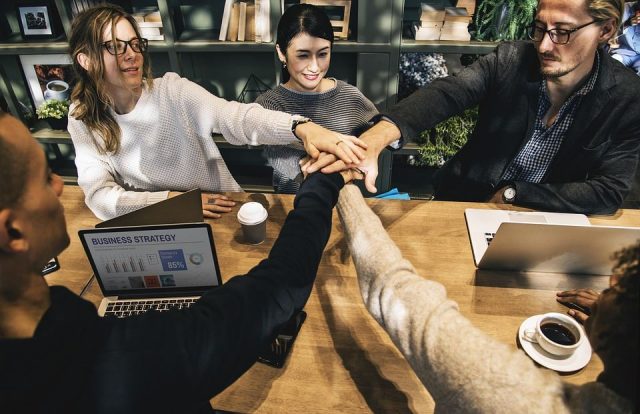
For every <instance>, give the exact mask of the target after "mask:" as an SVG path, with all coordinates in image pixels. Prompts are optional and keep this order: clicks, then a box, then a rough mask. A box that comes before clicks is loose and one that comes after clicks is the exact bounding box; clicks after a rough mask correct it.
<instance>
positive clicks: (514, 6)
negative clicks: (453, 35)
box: [475, 0, 538, 41]
mask: <svg viewBox="0 0 640 414" xmlns="http://www.w3.org/2000/svg"><path fill="white" fill-rule="evenodd" d="M537 6H538V0H483V1H482V2H480V4H479V6H478V9H477V10H476V14H475V20H476V21H475V24H476V33H475V38H476V39H477V40H490V41H491V40H518V39H526V38H527V32H528V29H529V25H530V24H531V23H532V22H533V16H534V14H535V12H536V7H537Z"/></svg>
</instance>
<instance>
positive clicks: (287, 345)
mask: <svg viewBox="0 0 640 414" xmlns="http://www.w3.org/2000/svg"><path fill="white" fill-rule="evenodd" d="M306 318H307V313H306V312H305V311H300V312H297V313H295V314H294V315H293V316H292V317H291V319H289V321H287V323H286V324H285V325H284V326H283V327H282V329H280V331H279V332H278V335H277V336H276V338H275V339H274V340H273V341H271V343H270V344H269V345H268V346H267V347H265V349H263V350H262V352H261V353H260V355H258V362H262V363H263V364H267V365H271V366H272V367H276V368H282V367H283V366H284V363H285V361H286V359H287V355H289V352H290V351H291V348H292V347H293V343H294V341H295V340H296V337H297V336H298V332H300V328H301V327H302V324H303V323H304V320H305V319H306Z"/></svg>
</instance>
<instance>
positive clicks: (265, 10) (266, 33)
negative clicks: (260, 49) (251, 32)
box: [256, 0, 271, 42]
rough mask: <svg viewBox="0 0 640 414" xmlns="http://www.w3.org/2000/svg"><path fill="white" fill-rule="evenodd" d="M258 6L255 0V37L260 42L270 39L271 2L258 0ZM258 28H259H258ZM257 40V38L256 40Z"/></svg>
mask: <svg viewBox="0 0 640 414" xmlns="http://www.w3.org/2000/svg"><path fill="white" fill-rule="evenodd" d="M259 3H260V7H259V8H258V7H257V6H258V4H257V2H256V37H257V38H258V37H259V39H260V40H259V41H260V42H270V41H271V20H270V19H271V4H270V2H269V0H260V2H259ZM258 28H259V30H258ZM256 41H258V40H256Z"/></svg>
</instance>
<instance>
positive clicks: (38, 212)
mask: <svg viewBox="0 0 640 414" xmlns="http://www.w3.org/2000/svg"><path fill="white" fill-rule="evenodd" d="M0 166H1V167H0V168H1V170H2V176H3V181H2V184H1V185H2V187H1V189H0V407H2V411H3V412H46V413H56V412H65V413H68V412H91V413H94V412H105V413H106V412H108V413H124V412H136V413H142V412H170V413H185V412H194V411H201V410H203V409H210V406H209V399H210V398H212V397H213V396H214V395H216V394H217V393H219V392H220V391H222V390H223V389H225V388H226V387H227V386H228V385H229V384H231V383H232V382H233V381H235V380H236V379H237V378H238V377H239V376H240V375H241V374H242V373H244V372H245V371H246V370H247V369H248V368H250V367H251V365H253V363H254V362H255V361H256V358H257V355H258V353H259V351H260V350H261V349H262V348H263V347H264V346H265V345H267V344H268V343H269V341H270V340H271V339H272V338H273V336H274V333H275V332H276V331H277V329H278V328H279V327H280V326H282V325H283V324H284V323H285V322H286V321H287V320H289V319H290V317H291V316H292V315H293V314H294V311H296V310H299V309H302V308H303V306H304V304H305V302H306V301H307V298H308V297H309V293H310V292H311V288H312V285H313V282H314V279H315V276H316V271H317V269H318V265H319V262H320V258H321V256H322V251H323V250H324V247H325V245H326V242H327V240H328V237H329V233H330V231H331V214H332V208H333V206H334V205H335V203H336V201H337V198H338V192H339V190H340V189H341V188H342V186H343V185H344V182H345V181H348V180H350V179H351V173H343V174H342V176H341V175H340V174H333V175H323V174H315V175H312V176H310V177H309V178H308V179H307V181H305V183H304V184H303V186H302V187H301V189H300V192H299V193H298V195H297V197H296V199H295V202H294V206H295V208H294V210H293V211H291V212H290V213H289V215H288V217H287V220H286V222H285V224H284V226H283V228H282V231H281V233H280V235H279V237H278V239H277V240H276V242H275V244H274V246H273V249H272V250H271V253H270V254H269V257H268V258H267V259H265V260H263V261H262V262H261V263H260V264H259V265H257V266H256V267H255V268H253V269H252V270H251V271H249V273H247V274H246V275H244V276H237V277H234V278H232V279H231V280H229V281H228V282H227V283H226V284H225V285H223V286H221V287H219V288H216V289H213V290H211V291H209V292H207V293H206V294H205V295H203V297H202V298H201V299H200V300H199V301H198V302H197V303H196V304H194V305H193V306H192V307H191V308H189V309H184V310H180V311H177V310H176V311H170V312H165V313H157V312H155V311H150V312H147V313H145V314H143V315H138V316H134V317H130V318H127V319H112V318H100V317H98V315H97V312H96V309H95V307H94V306H93V305H92V304H90V303H89V302H87V301H85V300H83V299H81V298H80V297H78V296H77V295H75V294H73V293H71V292H70V291H69V290H67V289H66V288H64V287H61V286H54V287H51V288H50V287H49V286H47V283H46V282H45V281H44V279H43V278H42V276H41V273H40V272H41V269H42V268H43V266H44V265H45V263H47V261H48V259H49V258H50V257H53V256H55V255H57V254H59V253H60V252H61V251H63V250H64V249H65V248H66V247H67V245H68V244H69V236H68V234H67V231H66V224H65V218H64V213H63V207H62V205H61V204H60V201H59V199H58V197H59V196H60V194H61V193H62V189H63V183H62V181H61V180H60V177H58V176H57V175H55V174H53V173H52V172H51V170H50V169H48V167H47V164H46V161H45V156H44V153H43V151H42V149H41V148H40V147H39V145H38V144H37V143H36V142H35V140H34V139H33V138H32V137H31V136H30V134H29V132H28V131H27V129H26V128H25V127H24V126H23V125H22V124H21V123H20V122H19V121H17V120H16V119H14V118H12V117H11V116H9V115H0Z"/></svg>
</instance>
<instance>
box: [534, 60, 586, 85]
mask: <svg viewBox="0 0 640 414" xmlns="http://www.w3.org/2000/svg"><path fill="white" fill-rule="evenodd" d="M542 57H546V56H544V55H543V56H542ZM549 57H552V58H553V56H549ZM538 58H539V59H540V60H542V59H541V58H540V56H539V57H538ZM554 60H555V58H554ZM555 61H556V62H559V60H555ZM576 62H577V63H575V64H574V65H573V66H566V65H563V66H561V67H560V68H556V69H544V68H543V66H542V63H541V64H540V73H541V74H542V76H544V77H545V78H547V79H558V78H561V77H563V76H565V75H568V74H569V73H571V72H573V71H574V70H575V69H576V68H577V67H578V66H579V65H580V62H582V59H581V57H580V56H578V57H577V59H576Z"/></svg>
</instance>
